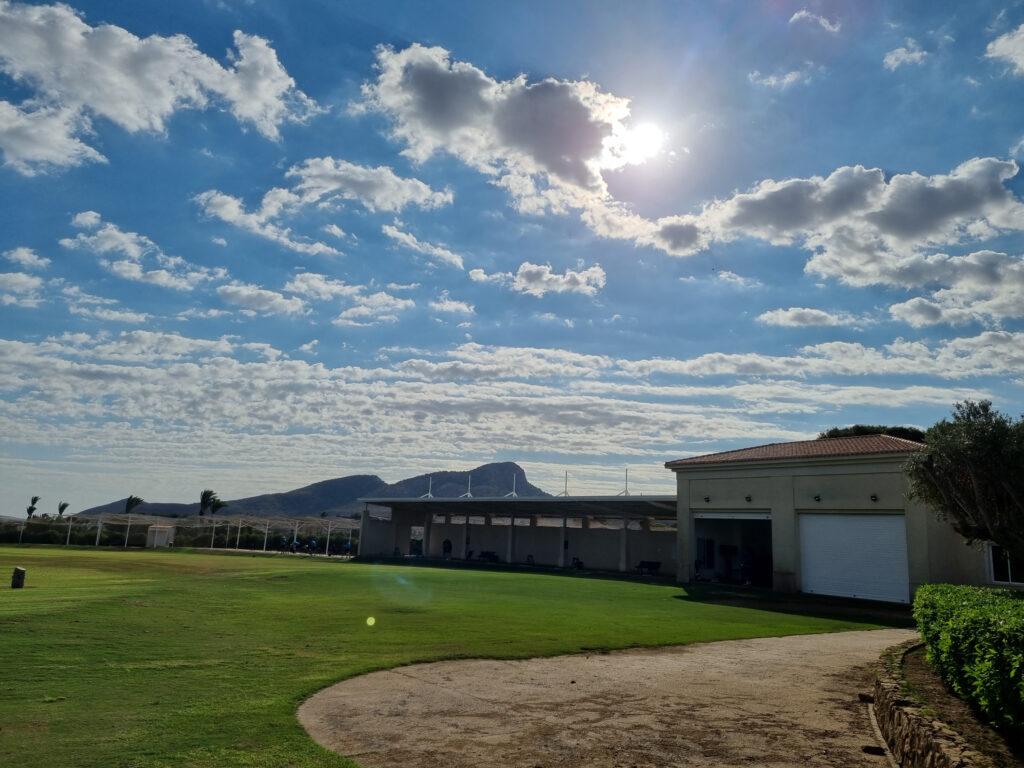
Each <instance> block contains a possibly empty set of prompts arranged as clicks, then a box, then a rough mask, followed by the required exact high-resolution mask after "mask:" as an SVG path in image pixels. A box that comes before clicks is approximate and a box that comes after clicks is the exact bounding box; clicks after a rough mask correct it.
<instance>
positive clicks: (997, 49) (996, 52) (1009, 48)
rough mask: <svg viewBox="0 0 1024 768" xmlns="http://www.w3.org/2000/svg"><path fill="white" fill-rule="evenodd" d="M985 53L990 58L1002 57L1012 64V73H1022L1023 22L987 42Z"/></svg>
mask: <svg viewBox="0 0 1024 768" xmlns="http://www.w3.org/2000/svg"><path fill="white" fill-rule="evenodd" d="M985 55H986V56H987V57H988V58H990V59H1002V60H1003V61H1005V62H1006V63H1008V64H1010V65H1011V66H1013V71H1014V74H1017V75H1024V24H1021V25H1020V26H1019V27H1017V29H1015V30H1014V31H1013V32H1007V33H1006V34H1005V35H1001V36H999V37H997V38H996V39H995V40H993V41H992V42H991V43H989V44H988V47H987V48H986V49H985Z"/></svg>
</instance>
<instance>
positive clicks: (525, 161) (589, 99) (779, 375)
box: [0, 0, 1024, 515]
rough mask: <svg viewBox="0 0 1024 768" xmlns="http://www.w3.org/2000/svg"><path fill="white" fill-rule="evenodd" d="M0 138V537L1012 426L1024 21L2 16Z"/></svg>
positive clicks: (534, 8) (166, 6) (89, 11)
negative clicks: (963, 405)
mask: <svg viewBox="0 0 1024 768" xmlns="http://www.w3.org/2000/svg"><path fill="white" fill-rule="evenodd" d="M0 153H2V158H0V160H2V164H0V435H2V438H0V479H2V483H0V485H2V487H3V490H4V497H5V499H6V503H7V504H8V505H9V506H10V510H9V511H8V512H5V514H12V515H13V514H21V510H22V509H23V508H24V506H27V504H28V501H29V497H30V496H32V495H39V496H41V497H42V501H41V502H40V504H39V511H40V512H46V511H51V512H52V511H55V510H56V505H57V503H58V502H59V501H62V500H63V501H67V502H68V503H69V504H70V508H69V511H71V512H74V511H77V510H81V509H85V508H88V507H90V506H93V505H96V504H101V503H105V502H108V501H112V500H114V499H118V498H123V497H125V496H127V495H128V494H129V493H132V494H135V495H139V496H142V497H143V498H145V499H146V500H149V501H180V502H186V501H195V500H197V499H198V495H199V492H200V491H201V490H202V489H204V488H212V489H215V490H216V491H217V492H218V494H219V495H220V496H221V497H222V498H225V499H230V498H238V497H242V496H251V495H255V494H259V493H267V492H275V491H285V490H289V489H292V488H296V487H299V486H302V485H306V484H308V483H312V482H316V481H319V480H325V479H328V478H332V477H339V476H344V475H350V474H361V473H373V474H378V475H380V476H381V477H382V478H384V479H385V480H386V481H389V482H394V481H397V480H399V479H402V478H405V477H410V476H413V475H418V474H421V473H427V472H432V471H439V470H451V469H459V470H465V469H470V468H472V467H475V466H478V465H480V464H484V463H487V462H491V461H516V462H518V463H519V464H520V465H521V466H523V467H524V468H525V469H526V471H527V475H528V477H529V479H530V480H531V481H532V482H533V483H534V484H536V485H539V486H541V487H542V488H544V489H545V490H548V491H549V492H553V493H557V492H560V491H562V490H564V489H568V491H569V492H570V493H573V494H614V493H617V492H619V491H622V490H624V489H625V487H626V482H627V475H628V483H629V491H630V492H631V493H672V492H674V481H673V477H672V474H671V473H670V472H669V471H668V470H666V469H664V466H663V465H664V462H666V461H669V460H673V459H678V458H682V457H685V456H692V455H698V454H703V453H709V452H714V451H721V450H730V449H734V448H742V447H747V446H752V445H760V444H764V443H770V442H780V441H788V440H801V439H812V438H814V437H816V436H817V434H818V433H819V432H820V431H823V430H826V429H829V428H831V427H834V426H845V425H850V424H855V423H868V424H901V425H915V426H919V427H928V426H930V425H931V424H933V423H935V422H936V421H938V420H940V419H942V418H944V417H947V416H949V415H950V414H951V412H952V409H953V405H954V404H955V403H956V402H957V401H960V400H963V399H983V398H984V399H989V400H991V401H992V402H993V404H994V405H995V407H996V408H997V409H999V410H1001V411H1003V412H1004V413H1007V414H1009V415H1012V416H1017V415H1019V414H1020V413H1021V412H1022V411H1024V322H1022V317H1024V260H1022V254H1024V174H1021V173H1020V172H1019V169H1020V164H1021V163H1022V162H1024V3H1021V2H983V1H981V2H976V3H961V2H936V1H930V2H874V1H872V0H849V1H848V2H841V1H836V2H829V1H824V0H823V1H822V2H810V1H809V0H797V1H796V2H787V1H786V0H766V1H765V2H758V3H751V2H746V1H745V0H734V1H726V0H723V1H721V2H696V1H693V2H685V1H679V2H675V1H673V2H655V1H653V0H651V1H645V0H637V1H636V2H631V3H620V2H610V1H609V2H603V1H601V0H588V1H587V2H573V1H572V0H560V2H557V3H551V2H548V1H547V0H545V1H544V2H540V1H538V2H533V1H529V0H524V1H519V2H514V3H482V2H475V0H467V1H466V2H432V3H422V2H387V1H386V0H374V2H356V1H354V0H353V1H352V2H331V1H328V0H319V1H317V0H177V1H176V2H174V3H152V2H144V1H142V0H134V1H130V2H125V1H124V0H110V1H102V0H96V1H94V2H88V1H85V0H82V1H80V2H75V3H74V4H72V5H63V4H56V5H50V4H42V3H39V4H35V3H17V2H7V1H6V0H0ZM510 483H511V478H510ZM510 490H511V488H510ZM50 507H53V509H52V510H50Z"/></svg>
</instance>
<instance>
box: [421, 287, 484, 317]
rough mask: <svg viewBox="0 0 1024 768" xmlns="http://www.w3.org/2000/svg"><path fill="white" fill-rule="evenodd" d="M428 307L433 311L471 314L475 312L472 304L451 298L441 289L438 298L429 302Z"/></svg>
mask: <svg viewBox="0 0 1024 768" xmlns="http://www.w3.org/2000/svg"><path fill="white" fill-rule="evenodd" d="M430 308H431V309H432V310H434V311H435V312H444V313H446V314H457V315H472V314H475V312H476V309H475V308H474V307H473V305H472V304H467V303H466V302H464V301H457V300H455V299H453V298H452V297H451V296H449V295H448V291H441V296H440V298H438V299H437V301H432V302H430Z"/></svg>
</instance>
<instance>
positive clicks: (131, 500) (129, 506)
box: [124, 496, 146, 515]
mask: <svg viewBox="0 0 1024 768" xmlns="http://www.w3.org/2000/svg"><path fill="white" fill-rule="evenodd" d="M145 503H146V502H145V501H144V500H143V499H141V498H139V497H138V496H129V497H128V498H127V499H125V500H124V513H125V514H126V515H130V514H131V513H132V510H133V509H135V508H136V507H137V506H139V504H145Z"/></svg>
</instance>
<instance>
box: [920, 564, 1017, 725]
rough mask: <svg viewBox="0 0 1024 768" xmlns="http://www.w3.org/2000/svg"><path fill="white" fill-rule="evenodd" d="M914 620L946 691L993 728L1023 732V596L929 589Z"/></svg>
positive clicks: (939, 587) (970, 589)
mask: <svg viewBox="0 0 1024 768" xmlns="http://www.w3.org/2000/svg"><path fill="white" fill-rule="evenodd" d="M914 619H915V620H916V621H917V627H918V630H919V631H920V633H921V636H922V637H923V638H924V642H925V645H926V647H927V649H928V661H929V663H930V664H931V665H932V668H933V669H935V671H936V672H938V674H939V675H940V676H941V677H942V679H943V680H944V681H945V683H946V685H948V686H949V687H950V689H952V690H953V691H954V692H955V693H956V694H957V695H958V696H959V697H960V698H962V699H963V700H964V701H966V702H967V703H969V704H970V705H971V706H973V707H974V708H975V709H976V710H977V711H978V712H980V713H981V715H982V716H983V717H984V718H985V719H986V720H987V721H988V722H989V723H991V724H992V725H994V726H997V727H1002V728H1006V727H1009V728H1013V729H1014V730H1016V729H1019V728H1024V592H1016V591H1013V590H1009V589H986V588H982V587H965V586H955V585H952V584H927V585H925V586H923V587H920V588H919V589H918V590H917V595H916V597H915V598H914Z"/></svg>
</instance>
